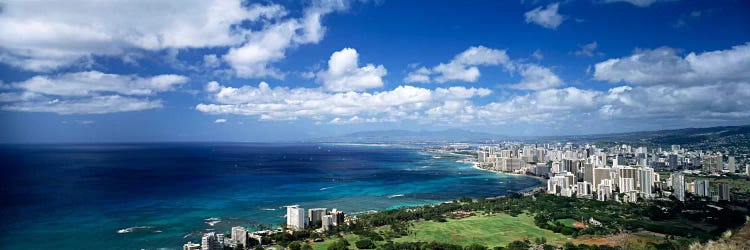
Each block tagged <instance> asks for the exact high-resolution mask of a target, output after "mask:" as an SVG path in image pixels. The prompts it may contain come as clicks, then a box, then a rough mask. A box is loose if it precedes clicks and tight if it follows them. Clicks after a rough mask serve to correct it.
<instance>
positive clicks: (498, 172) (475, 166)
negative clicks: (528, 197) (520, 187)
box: [471, 161, 547, 183]
mask: <svg viewBox="0 0 750 250" xmlns="http://www.w3.org/2000/svg"><path fill="white" fill-rule="evenodd" d="M471 163H472V165H473V166H472V167H473V168H475V169H478V170H483V171H489V172H493V173H496V174H505V175H514V176H525V177H529V178H533V179H537V180H539V181H540V182H542V183H544V182H546V181H547V179H545V178H544V177H541V176H536V175H527V174H517V173H506V172H502V171H495V170H492V169H485V168H481V167H479V163H478V162H475V161H472V162H471Z"/></svg>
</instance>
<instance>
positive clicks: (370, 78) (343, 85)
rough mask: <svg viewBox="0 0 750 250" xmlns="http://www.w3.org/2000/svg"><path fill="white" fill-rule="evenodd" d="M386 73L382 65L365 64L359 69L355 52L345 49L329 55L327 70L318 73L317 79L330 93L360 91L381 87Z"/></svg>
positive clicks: (357, 56)
mask: <svg viewBox="0 0 750 250" xmlns="http://www.w3.org/2000/svg"><path fill="white" fill-rule="evenodd" d="M387 73H388V71H387V70H386V69H385V67H383V65H378V66H375V65H373V64H367V65H365V66H363V67H361V68H360V67H359V54H358V53H357V50H355V49H352V48H345V49H342V50H340V51H336V52H334V53H333V54H332V55H331V59H329V60H328V69H327V70H324V71H320V72H318V74H317V77H318V81H319V82H322V83H323V87H325V88H326V89H327V90H330V91H337V92H341V91H361V90H366V89H371V88H379V87H382V86H383V76H385V75H386V74H387Z"/></svg>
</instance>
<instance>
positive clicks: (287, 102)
mask: <svg viewBox="0 0 750 250" xmlns="http://www.w3.org/2000/svg"><path fill="white" fill-rule="evenodd" d="M207 89H213V87H211V88H207ZM490 93H491V91H490V90H488V89H481V88H465V87H451V88H437V89H435V90H430V89H425V88H418V87H413V86H399V87H397V88H395V89H392V90H388V91H381V92H374V93H368V92H337V93H330V92H326V91H323V90H321V89H310V88H286V87H275V88H271V86H270V85H268V84H267V83H265V82H261V83H260V84H258V86H257V87H254V86H247V85H246V86H242V87H239V88H235V87H229V86H220V87H219V89H218V90H215V91H213V92H209V94H210V99H211V100H212V102H213V103H209V104H204V103H201V104H198V105H197V106H196V110H199V111H201V112H205V113H210V114H237V115H250V116H258V117H259V119H261V120H293V119H298V118H309V119H314V120H321V119H332V120H331V121H334V120H335V122H333V123H343V122H344V120H345V119H352V118H353V117H355V116H356V117H358V118H356V119H355V120H359V119H364V120H361V121H371V122H372V121H385V120H403V119H415V117H418V115H419V113H420V112H421V111H424V110H426V109H428V108H431V107H433V106H435V105H440V104H442V103H443V102H445V101H451V100H462V99H470V98H473V97H477V96H486V95H489V94H490ZM336 118H339V119H338V120H336ZM371 118H377V119H375V120H374V119H371ZM349 122H353V121H349Z"/></svg>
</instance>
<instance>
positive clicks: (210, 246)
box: [201, 233, 223, 250]
mask: <svg viewBox="0 0 750 250" xmlns="http://www.w3.org/2000/svg"><path fill="white" fill-rule="evenodd" d="M222 248H223V246H222V245H221V242H220V241H219V237H217V235H216V233H207V234H204V235H203V238H201V250H221V249H222Z"/></svg>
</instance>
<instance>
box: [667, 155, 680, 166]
mask: <svg viewBox="0 0 750 250" xmlns="http://www.w3.org/2000/svg"><path fill="white" fill-rule="evenodd" d="M667 157H668V159H667V163H669V169H672V170H675V169H677V166H679V163H678V162H677V155H676V154H670V155H669V156H667Z"/></svg>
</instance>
